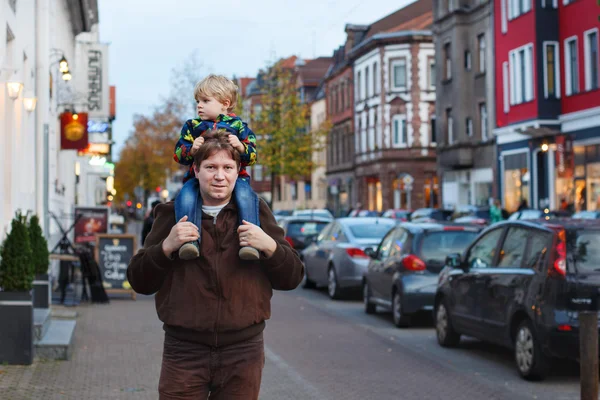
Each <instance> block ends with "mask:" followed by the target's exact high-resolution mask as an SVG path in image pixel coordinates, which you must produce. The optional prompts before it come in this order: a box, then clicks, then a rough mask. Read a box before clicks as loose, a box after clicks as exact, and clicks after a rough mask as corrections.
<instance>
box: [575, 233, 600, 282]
mask: <svg viewBox="0 0 600 400" xmlns="http://www.w3.org/2000/svg"><path fill="white" fill-rule="evenodd" d="M569 247H570V248H572V247H574V254H573V256H574V257H573V258H574V260H575V267H576V269H577V271H578V272H600V232H599V231H593V230H590V231H579V232H577V237H576V238H575V243H574V246H573V245H570V246H569Z"/></svg>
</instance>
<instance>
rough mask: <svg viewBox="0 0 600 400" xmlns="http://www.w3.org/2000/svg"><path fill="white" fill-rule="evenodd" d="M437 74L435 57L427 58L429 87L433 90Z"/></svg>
mask: <svg viewBox="0 0 600 400" xmlns="http://www.w3.org/2000/svg"><path fill="white" fill-rule="evenodd" d="M436 79H437V76H436V74H435V59H433V58H431V59H429V89H431V90H435V80H436Z"/></svg>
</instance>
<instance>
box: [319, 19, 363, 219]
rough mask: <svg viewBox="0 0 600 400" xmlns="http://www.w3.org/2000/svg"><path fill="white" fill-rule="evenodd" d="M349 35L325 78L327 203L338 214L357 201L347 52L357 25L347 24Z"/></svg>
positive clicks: (352, 89)
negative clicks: (328, 125)
mask: <svg viewBox="0 0 600 400" xmlns="http://www.w3.org/2000/svg"><path fill="white" fill-rule="evenodd" d="M358 30H359V31H360V30H361V28H360V27H359V28H358ZM363 30H364V29H363ZM346 35H347V39H346V43H345V44H344V45H343V46H340V47H339V48H338V49H337V50H335V51H334V52H333V58H332V63H331V67H330V68H329V70H328V71H327V74H326V75H325V78H324V88H325V97H326V100H327V101H326V108H327V117H328V118H329V120H330V122H331V131H330V132H329V135H328V139H327V162H326V164H327V167H326V176H327V184H328V188H329V189H328V195H327V206H328V208H330V209H331V210H332V211H333V213H334V214H335V215H336V216H342V215H346V214H347V212H348V211H349V210H350V209H351V208H353V207H354V206H355V204H356V201H357V200H356V199H357V193H356V185H355V184H354V78H353V74H352V65H351V64H350V63H349V59H348V57H347V56H346V54H347V50H350V49H351V48H352V46H353V43H354V37H355V35H356V29H355V26H352V25H347V26H346Z"/></svg>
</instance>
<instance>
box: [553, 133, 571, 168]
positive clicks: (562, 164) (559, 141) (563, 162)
mask: <svg viewBox="0 0 600 400" xmlns="http://www.w3.org/2000/svg"><path fill="white" fill-rule="evenodd" d="M555 164H556V173H557V177H558V178H568V179H571V178H573V172H574V169H575V155H574V153H573V141H572V139H571V137H570V136H568V135H558V136H556V153H555Z"/></svg>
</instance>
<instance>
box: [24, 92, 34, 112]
mask: <svg viewBox="0 0 600 400" xmlns="http://www.w3.org/2000/svg"><path fill="white" fill-rule="evenodd" d="M36 104H37V97H35V96H34V95H33V93H31V92H27V93H26V94H25V96H24V97H23V107H25V109H26V110H27V111H29V112H32V111H33V110H35V106H36Z"/></svg>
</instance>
